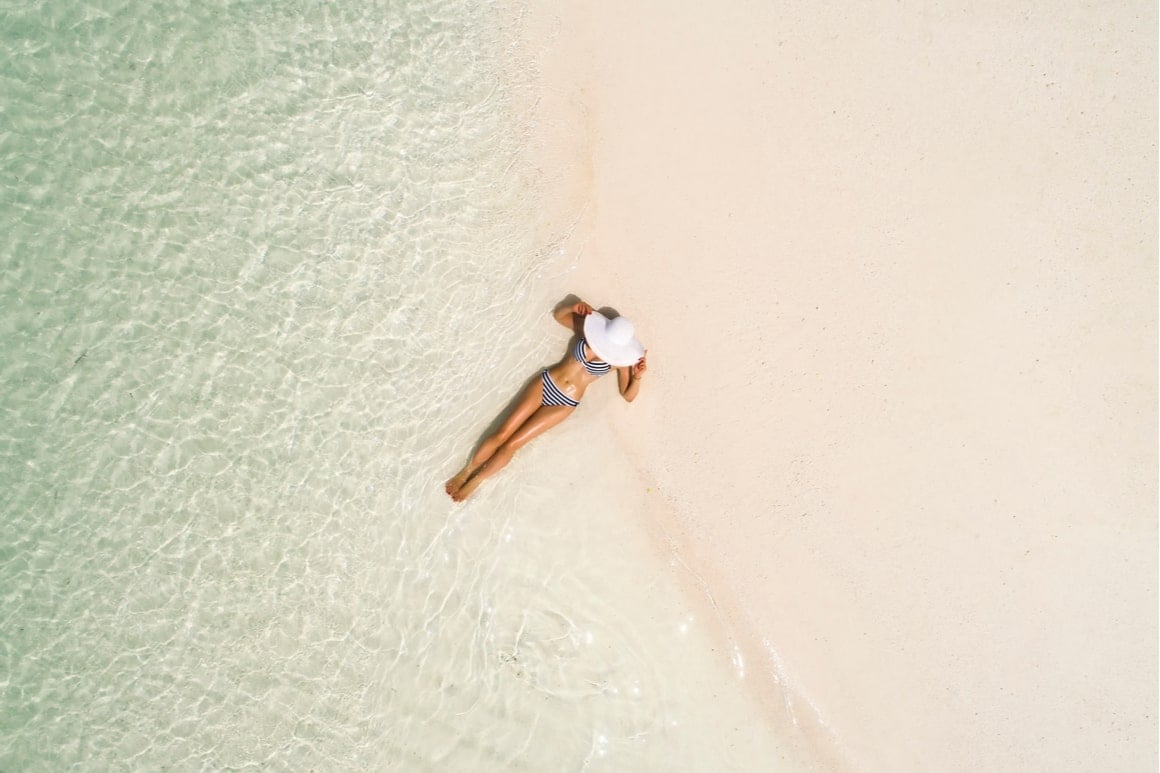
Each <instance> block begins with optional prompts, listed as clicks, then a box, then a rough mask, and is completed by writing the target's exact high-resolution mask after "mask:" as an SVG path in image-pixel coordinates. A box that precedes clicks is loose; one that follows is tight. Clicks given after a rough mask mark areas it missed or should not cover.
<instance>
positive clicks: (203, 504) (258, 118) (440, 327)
mask: <svg viewBox="0 0 1160 773" xmlns="http://www.w3.org/2000/svg"><path fill="white" fill-rule="evenodd" d="M502 11H503V9H501V8H498V7H492V6H490V5H486V4H485V5H481V4H478V3H472V2H467V1H466V0H445V1H444V0H415V1H414V2H394V1H392V2H389V3H387V2H379V3H364V4H338V3H329V2H298V3H286V4H281V5H277V6H274V7H271V6H268V5H267V4H240V3H228V2H208V3H196V4H185V3H157V2H152V3H151V2H145V1H144V0H127V1H122V2H113V1H112V0H98V2H95V3H87V4H60V3H48V2H32V3H20V4H17V3H11V2H8V3H4V4H3V5H2V6H0V48H2V51H3V61H4V62H5V64H4V67H3V72H2V73H0V180H2V181H3V185H2V186H0V195H2V197H3V199H2V200H0V231H2V232H3V233H4V234H5V238H4V239H3V240H2V241H0V410H2V418H3V425H2V426H3V430H2V431H0V508H2V512H0V703H2V710H0V769H4V770H19V769H66V768H70V767H78V768H83V769H91V768H94V767H95V768H100V769H105V768H134V769H157V768H161V767H175V768H178V769H215V770H216V769H239V768H261V769H268V768H272V769H295V770H306V769H311V768H313V769H320V770H346V769H370V770H382V769H400V770H512V769H526V770H578V769H582V768H597V767H602V768H604V769H623V770H627V769H705V768H703V767H700V766H702V765H703V764H710V765H712V766H713V767H714V768H715V769H719V770H720V769H746V768H750V767H751V766H752V765H753V764H754V763H755V762H759V767H760V768H761V769H774V768H775V767H776V766H777V765H780V764H781V763H779V762H778V760H779V759H780V757H781V752H780V751H779V747H778V746H777V744H776V743H775V742H774V741H772V740H771V739H769V738H768V736H767V734H766V733H765V731H764V729H763V726H762V723H761V720H760V719H759V718H753V717H751V716H749V712H751V711H752V707H751V706H750V704H749V703H747V701H746V699H745V698H744V697H743V696H742V694H741V691H740V690H739V688H738V686H737V684H736V683H735V682H733V681H731V677H730V674H729V672H728V669H727V668H726V666H725V663H726V658H724V657H719V656H718V655H717V654H716V653H714V652H713V647H716V646H718V644H717V643H716V641H715V639H714V638H713V634H712V626H711V620H707V619H704V615H702V614H701V613H699V612H695V611H694V610H692V609H691V608H690V606H689V603H688V602H687V601H686V600H685V599H683V598H682V597H681V596H679V594H677V593H676V591H675V590H674V588H673V586H674V582H673V573H674V571H675V570H673V569H672V568H671V567H669V566H668V565H667V564H666V562H665V556H664V555H661V554H658V553H656V551H655V549H654V548H653V547H652V545H651V543H650V542H649V540H648V538H647V535H645V533H644V530H643V529H642V528H641V526H640V524H639V523H635V522H634V521H633V518H632V516H631V514H632V513H634V512H638V511H641V510H643V507H644V505H643V504H642V502H643V500H642V497H646V496H647V494H645V493H643V492H641V491H640V490H639V485H638V484H636V482H635V481H634V480H633V478H632V476H631V475H630V474H628V472H627V471H626V464H627V463H626V462H625V460H624V459H623V457H620V456H618V455H617V454H618V451H617V449H616V445H615V443H613V442H612V439H611V438H610V436H609V433H608V430H607V429H606V427H605V426H604V425H603V424H602V423H600V422H599V421H598V420H597V418H596V417H597V416H598V415H599V410H598V408H596V407H593V406H591V405H585V406H582V408H581V410H580V411H578V412H577V418H576V420H575V421H572V422H569V423H567V424H565V425H563V426H562V427H561V428H560V429H559V430H557V431H555V432H554V434H553V436H552V437H551V438H550V439H548V438H545V439H544V440H543V441H538V442H537V444H536V445H535V446H533V447H532V448H531V449H530V450H529V451H528V452H527V453H526V454H525V455H524V456H523V457H521V458H518V459H517V460H516V461H515V462H514V463H513V464H512V465H511V467H510V468H509V470H506V471H505V472H504V473H503V474H501V475H500V476H497V478H496V479H495V481H494V483H493V484H489V486H488V487H487V488H485V489H483V490H482V491H481V492H480V495H479V496H478V498H477V499H476V500H474V501H473V502H471V503H469V504H467V505H466V506H462V507H456V506H453V505H452V504H451V503H450V502H449V501H448V500H447V498H446V496H445V495H444V494H443V492H442V481H443V480H444V479H445V478H446V477H448V476H449V475H450V474H451V473H452V472H453V471H454V470H455V469H456V468H457V466H458V465H459V464H461V463H462V461H463V458H464V456H465V455H466V453H467V451H468V450H469V448H470V447H471V444H472V443H473V442H475V441H476V440H477V439H478V438H479V436H480V433H482V432H483V431H484V430H485V428H486V427H487V425H488V423H489V422H490V420H491V418H492V417H493V416H494V415H495V414H496V413H497V412H498V411H500V410H501V409H502V408H503V407H504V405H505V404H506V403H507V401H508V400H509V398H510V397H511V396H512V395H513V394H514V393H515V390H516V389H518V388H519V386H520V385H521V384H522V382H523V380H524V379H525V378H526V377H528V376H530V375H532V374H533V373H534V371H535V369H536V368H537V367H538V366H539V365H540V364H542V363H544V362H547V361H550V360H553V359H555V358H556V357H557V356H559V353H560V352H561V351H562V350H563V346H564V343H565V340H566V333H565V332H564V331H563V330H562V329H561V328H558V327H555V328H554V326H553V323H551V322H550V320H549V319H548V317H547V310H548V309H549V308H550V306H551V303H552V302H553V301H555V300H557V299H556V298H554V297H549V296H548V295H547V293H548V292H549V290H548V287H549V286H550V284H551V283H549V282H546V281H545V280H544V278H545V277H546V276H553V275H558V274H559V272H560V271H562V270H564V269H566V266H564V265H562V264H561V261H562V260H563V259H562V258H561V257H559V256H557V250H556V249H555V247H554V245H552V244H543V243H539V242H538V239H539V238H540V237H539V236H538V235H537V232H536V229H535V228H534V226H533V225H532V223H533V221H534V213H535V203H536V195H537V193H536V190H535V184H534V177H535V175H534V174H532V173H531V171H529V170H528V169H527V168H526V166H525V165H524V164H523V157H522V156H521V151H522V145H521V142H522V140H521V132H520V130H519V126H520V121H521V120H522V118H521V116H520V114H519V111H518V110H517V109H516V108H515V105H516V104H517V102H518V99H517V98H518V97H519V96H520V92H519V90H520V88H522V86H521V85H520V84H519V83H515V82H512V80H511V79H510V77H509V76H508V75H507V74H508V73H510V72H512V69H513V68H512V67H511V62H510V61H508V60H507V58H506V57H507V56H508V54H509V53H510V50H509V49H508V48H507V47H506V43H505V40H506V39H505V35H506V34H508V32H509V31H507V30H505V26H504V25H505V24H506V23H507V21H508V20H510V18H511V17H507V16H503V15H502ZM517 69H518V68H517ZM593 402H594V404H595V406H599V405H600V404H601V403H600V400H599V399H596V400H594V401H593ZM580 417H584V418H583V419H581V418H580ZM577 448H583V449H586V451H585V453H586V454H589V455H591V456H592V457H593V458H598V459H602V460H603V461H604V462H605V464H603V465H599V464H598V465H594V466H589V467H587V468H582V467H580V466H578V465H577V463H576V461H577V453H576V449H577ZM580 493H584V494H585V496H578V494H580Z"/></svg>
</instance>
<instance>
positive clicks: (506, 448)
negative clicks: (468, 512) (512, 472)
mask: <svg viewBox="0 0 1160 773" xmlns="http://www.w3.org/2000/svg"><path fill="white" fill-rule="evenodd" d="M574 410H576V409H575V408H571V407H569V406H566V405H541V406H540V407H539V408H537V409H536V412H535V413H533V414H532V415H531V417H530V418H529V419H528V420H527V421H525V422H524V423H523V424H522V425H520V427H519V428H518V429H517V430H516V431H515V432H513V433H512V434H511V436H510V437H509V438H507V440H505V441H503V442H502V443H500V445H499V447H498V448H496V449H495V450H494V451H493V452H492V453H491V455H490V456H489V457H488V459H487V460H485V461H484V462H482V463H481V464H480V465H479V466H478V467H476V468H475V470H474V472H472V473H471V474H470V475H469V476H468V478H467V481H466V482H465V483H464V484H463V485H462V486H460V487H459V489H458V490H457V491H456V492H455V493H454V494H452V495H451V498H452V499H454V500H455V501H456V502H462V501H463V500H465V499H467V498H468V497H469V496H471V495H472V494H473V493H474V492H475V490H476V489H477V488H478V487H479V484H480V483H483V481H484V480H486V479H487V478H490V477H491V476H492V475H495V474H496V473H497V472H499V471H500V470H501V469H503V468H504V467H505V466H506V465H507V463H508V462H510V461H511V460H512V457H513V456H515V454H516V451H518V450H520V449H521V448H523V447H524V446H525V445H527V444H528V443H529V442H530V441H531V440H532V439H534V438H536V437H538V436H539V435H542V434H543V433H544V432H546V431H548V430H549V429H551V428H552V427H554V426H556V425H557V424H559V423H560V422H562V421H563V420H564V419H566V418H568V416H569V415H570V414H571V413H572V411H574Z"/></svg>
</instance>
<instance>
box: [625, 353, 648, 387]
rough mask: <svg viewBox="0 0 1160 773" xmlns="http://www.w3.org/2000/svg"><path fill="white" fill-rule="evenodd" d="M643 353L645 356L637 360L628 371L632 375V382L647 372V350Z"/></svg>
mask: <svg viewBox="0 0 1160 773" xmlns="http://www.w3.org/2000/svg"><path fill="white" fill-rule="evenodd" d="M644 353H645V356H644V357H641V358H640V359H639V360H637V361H636V364H635V365H633V366H632V368H631V369H630V371H629V372H631V373H632V377H633V379H634V380H635V379H639V378H640V377H641V376H643V375H644V372H645V371H646V370H648V362H647V361H646V358H647V357H648V350H647V349H646V350H645V352H644Z"/></svg>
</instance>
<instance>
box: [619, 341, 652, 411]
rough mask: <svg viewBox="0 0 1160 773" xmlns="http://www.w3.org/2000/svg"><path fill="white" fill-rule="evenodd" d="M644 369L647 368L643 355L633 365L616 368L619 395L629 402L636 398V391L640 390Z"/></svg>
mask: <svg viewBox="0 0 1160 773" xmlns="http://www.w3.org/2000/svg"><path fill="white" fill-rule="evenodd" d="M646 354H647V352H646ZM646 370H648V363H647V362H646V361H645V358H644V357H641V358H640V359H639V360H637V362H636V364H635V365H632V366H629V367H627V368H617V369H616V380H617V382H618V386H619V387H620V396H621V397H623V398H624V399H625V400H627V401H628V402H630V403H631V402H632V401H633V400H635V399H636V393H637V392H639V391H640V382H641V381H642V380H643V379H644V372H645V371H646Z"/></svg>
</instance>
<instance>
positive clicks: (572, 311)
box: [553, 301, 592, 335]
mask: <svg viewBox="0 0 1160 773" xmlns="http://www.w3.org/2000/svg"><path fill="white" fill-rule="evenodd" d="M591 313H592V307H591V306H590V305H588V304H587V303H585V302H584V301H577V302H576V303H573V304H572V305H571V306H568V305H563V306H560V307H559V308H557V309H556V311H555V313H554V314H553V316H554V317H555V318H556V321H557V322H559V323H560V324H561V325H563V326H564V327H566V328H568V329H569V330H571V331H572V332H574V333H576V334H577V335H583V334H584V318H585V317H587V316H588V315H589V314H591Z"/></svg>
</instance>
